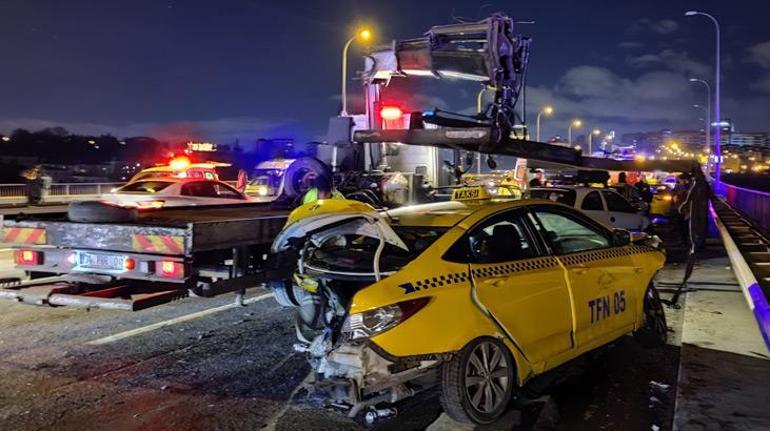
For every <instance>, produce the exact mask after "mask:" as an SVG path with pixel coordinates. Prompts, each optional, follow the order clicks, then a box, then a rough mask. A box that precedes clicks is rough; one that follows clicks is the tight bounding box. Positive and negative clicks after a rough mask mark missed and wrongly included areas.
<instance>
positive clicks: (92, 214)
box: [67, 201, 136, 223]
mask: <svg viewBox="0 0 770 431" xmlns="http://www.w3.org/2000/svg"><path fill="white" fill-rule="evenodd" d="M67 217H68V218H69V220H70V221H74V222H82V223H124V222H132V221H134V220H136V210H135V209H132V208H123V207H119V206H116V205H109V204H105V203H103V202H99V201H82V202H72V203H70V204H69V207H68V208H67Z"/></svg>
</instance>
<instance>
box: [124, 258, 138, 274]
mask: <svg viewBox="0 0 770 431" xmlns="http://www.w3.org/2000/svg"><path fill="white" fill-rule="evenodd" d="M123 269H125V270H126V271H133V270H134V269H136V261H135V260H134V259H132V258H130V257H127V258H126V259H125V260H124V261H123Z"/></svg>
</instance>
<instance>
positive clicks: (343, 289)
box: [270, 188, 667, 424]
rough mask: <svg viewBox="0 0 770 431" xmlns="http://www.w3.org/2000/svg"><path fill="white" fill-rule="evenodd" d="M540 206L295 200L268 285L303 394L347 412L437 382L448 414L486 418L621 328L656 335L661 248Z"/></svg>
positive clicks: (474, 198) (468, 195)
mask: <svg viewBox="0 0 770 431" xmlns="http://www.w3.org/2000/svg"><path fill="white" fill-rule="evenodd" d="M642 238H643V237H640V238H639V241H634V242H632V238H631V236H630V234H629V233H628V232H627V231H624V230H618V229H615V230H612V229H610V228H608V227H605V226H603V225H601V224H599V223H597V222H595V221H593V220H592V219H590V218H588V217H587V216H585V215H583V214H582V213H580V212H579V211H577V210H575V209H573V208H570V207H567V206H565V205H561V204H558V203H554V202H551V201H546V200H498V199H492V198H491V197H490V195H489V194H488V192H487V191H486V190H485V189H484V188H466V189H458V190H455V191H454V193H453V200H451V201H448V202H440V203H432V204H425V205H416V206H409V207H402V208H398V209H394V210H387V211H382V212H378V211H375V210H374V209H372V208H371V207H369V206H367V205H366V204H363V203H361V202H355V201H347V200H320V201H317V202H314V203H310V204H307V205H304V206H302V207H299V208H297V209H296V210H295V211H294V212H293V213H292V214H291V215H290V217H289V220H288V222H287V224H286V226H285V228H284V230H283V231H282V232H281V233H280V234H279V235H278V237H277V238H276V240H275V242H274V243H273V252H274V253H275V254H276V255H278V256H281V260H282V261H284V262H291V265H294V274H293V276H292V277H291V278H292V279H291V280H284V281H274V282H271V283H270V287H271V288H273V290H274V292H275V296H276V299H277V300H278V302H279V303H280V304H282V305H284V306H289V307H295V308H296V310H297V336H298V338H299V340H300V343H299V344H297V345H296V346H295V348H296V349H297V350H299V351H303V352H307V354H308V357H309V360H310V363H311V364H312V366H313V367H314V368H315V371H316V373H315V375H316V376H317V377H316V381H315V382H314V387H315V388H316V391H317V394H319V395H321V396H323V397H324V398H325V399H326V400H327V401H328V403H329V405H333V406H336V407H340V406H344V407H345V408H347V409H348V414H349V415H350V416H356V415H359V414H360V413H363V414H366V413H367V412H368V413H369V414H370V415H375V416H376V415H377V414H378V412H382V411H388V409H382V408H381V407H384V406H386V405H389V404H392V403H395V402H397V401H399V400H401V399H404V398H406V397H410V396H412V395H414V394H415V393H417V392H420V391H422V390H425V389H428V388H431V387H434V386H436V385H439V387H440V388H439V389H440V391H441V402H442V404H443V407H444V410H445V411H446V412H447V413H448V414H449V415H450V416H451V417H453V418H454V419H457V420H459V421H463V422H468V423H474V424H489V423H491V422H494V421H495V420H496V419H498V418H499V417H500V416H501V415H502V414H503V413H504V412H505V410H506V409H507V408H508V407H509V405H510V403H511V400H512V396H513V393H514V392H515V389H516V388H517V387H520V386H522V385H524V384H525V383H526V382H527V381H528V380H529V379H531V378H532V377H533V376H536V375H539V374H541V373H544V372H546V371H548V370H551V369H553V368H555V367H557V366H559V365H561V364H564V363H565V362H567V361H569V360H570V359H573V358H575V357H577V356H579V355H581V354H583V353H585V352H588V351H590V350H593V349H596V348H598V347H600V346H603V345H606V344H608V343H611V342H613V341H614V340H616V339H618V338H619V337H621V336H623V335H625V334H628V333H633V334H634V335H635V336H636V337H637V339H638V340H640V341H641V342H643V344H645V345H648V346H658V345H662V344H665V342H666V335H667V329H666V319H665V314H664V310H663V307H662V306H661V303H660V300H659V298H658V294H657V291H656V290H655V287H654V285H653V283H652V280H653V277H654V276H655V274H656V272H657V271H658V270H660V269H661V267H662V266H663V264H664V260H665V256H664V254H663V252H661V251H660V250H658V249H657V248H656V247H655V246H654V245H647V244H642V243H641V241H642Z"/></svg>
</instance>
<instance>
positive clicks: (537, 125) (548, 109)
mask: <svg viewBox="0 0 770 431" xmlns="http://www.w3.org/2000/svg"><path fill="white" fill-rule="evenodd" d="M543 114H545V115H551V114H553V106H550V105H546V106H543V109H542V110H541V111H540V112H538V113H537V118H536V119H535V130H536V131H537V132H536V133H535V134H536V135H537V139H535V140H536V141H537V142H540V116H541V115H543Z"/></svg>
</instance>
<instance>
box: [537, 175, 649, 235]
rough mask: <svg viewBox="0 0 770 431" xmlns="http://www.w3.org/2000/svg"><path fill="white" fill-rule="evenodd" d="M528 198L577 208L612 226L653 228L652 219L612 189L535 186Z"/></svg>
mask: <svg viewBox="0 0 770 431" xmlns="http://www.w3.org/2000/svg"><path fill="white" fill-rule="evenodd" d="M529 196H530V197H531V198H535V199H548V200H551V201H554V202H559V203H563V204H565V205H569V206H571V207H574V208H577V209H579V210H581V211H583V212H584V213H586V215H588V216H589V217H591V218H593V219H594V220H597V221H599V222H601V223H604V224H605V225H607V226H609V227H617V228H622V229H627V230H630V231H644V230H646V229H647V228H648V227H649V225H650V220H649V219H648V218H647V217H646V216H645V215H644V214H640V213H639V212H638V210H637V209H636V208H634V207H633V206H632V205H631V204H630V203H629V202H628V201H627V200H626V199H624V198H623V196H621V195H620V194H618V192H616V191H615V190H612V189H609V188H595V187H584V186H562V187H535V188H531V189H530V190H529Z"/></svg>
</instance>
